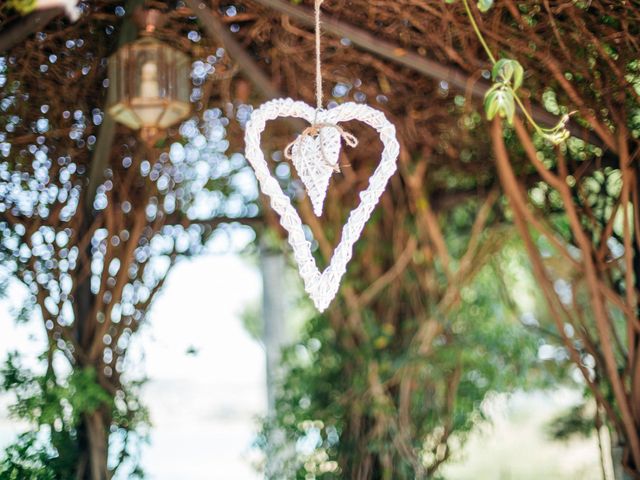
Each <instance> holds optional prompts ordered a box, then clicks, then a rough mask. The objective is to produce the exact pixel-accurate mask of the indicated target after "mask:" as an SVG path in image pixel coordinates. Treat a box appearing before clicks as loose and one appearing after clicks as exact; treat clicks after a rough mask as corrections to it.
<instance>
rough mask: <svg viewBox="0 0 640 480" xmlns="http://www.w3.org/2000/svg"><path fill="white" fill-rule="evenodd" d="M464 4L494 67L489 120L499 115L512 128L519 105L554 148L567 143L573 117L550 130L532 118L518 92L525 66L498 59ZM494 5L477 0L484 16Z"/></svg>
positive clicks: (487, 98) (487, 105) (487, 102)
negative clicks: (568, 127) (568, 125)
mask: <svg viewBox="0 0 640 480" xmlns="http://www.w3.org/2000/svg"><path fill="white" fill-rule="evenodd" d="M462 3H463V4H464V7H465V10H466V12H467V16H468V17H469V21H470V22H471V26H472V27H473V31H474V32H475V34H476V36H477V37H478V40H479V41H480V43H481V44H482V48H484V50H485V52H486V53H487V56H488V57H489V60H491V63H492V64H493V68H492V69H491V80H492V82H493V85H492V86H491V88H490V89H489V90H487V93H486V94H485V96H484V109H485V113H486V115H487V119H488V120H493V119H494V118H495V117H496V115H497V116H498V117H499V118H504V119H506V120H507V122H508V123H509V124H510V125H511V124H513V117H514V115H515V113H516V105H517V106H518V107H520V109H521V110H522V113H523V115H524V116H525V118H526V119H527V121H528V122H529V123H530V124H531V126H532V127H533V129H534V130H535V131H536V132H537V133H538V134H539V135H540V136H542V137H543V138H545V139H546V140H548V141H550V142H551V143H553V144H554V145H558V144H560V143H562V142H564V141H565V140H566V139H567V138H569V136H570V135H571V134H570V132H569V130H568V129H567V123H568V122H569V116H570V114H566V115H563V116H562V117H561V118H560V121H559V122H558V123H557V124H556V125H555V126H553V127H551V128H545V127H542V126H540V125H539V124H538V123H537V122H536V121H535V120H534V119H533V117H532V116H531V114H530V113H529V111H528V110H527V108H526V107H525V106H524V104H523V103H522V100H521V99H520V97H519V96H518V93H517V92H518V89H519V88H520V87H521V86H522V80H523V78H524V69H523V68H522V65H520V62H518V61H517V60H514V59H512V58H500V59H496V57H495V56H494V55H493V53H492V52H491V49H490V48H489V46H488V45H487V42H486V41H485V39H484V36H483V35H482V32H481V31H480V28H479V27H478V24H477V23H476V20H475V18H474V16H473V13H472V12H471V8H469V2H468V0H462ZM492 6H493V0H479V1H478V10H480V11H481V12H483V13H484V12H487V11H488V10H489V9H490V8H491V7H492Z"/></svg>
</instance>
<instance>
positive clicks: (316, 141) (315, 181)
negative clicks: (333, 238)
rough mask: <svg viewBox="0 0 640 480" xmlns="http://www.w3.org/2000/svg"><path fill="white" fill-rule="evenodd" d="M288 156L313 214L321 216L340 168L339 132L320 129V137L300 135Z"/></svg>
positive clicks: (328, 128) (286, 154) (332, 129)
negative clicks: (333, 179)
mask: <svg viewBox="0 0 640 480" xmlns="http://www.w3.org/2000/svg"><path fill="white" fill-rule="evenodd" d="M285 156H286V157H287V158H289V159H291V162H292V163H293V166H294V167H295V169H296V171H297V172H298V176H299V177H300V180H302V183H303V184H304V186H305V188H306V190H307V194H308V195H309V200H311V205H312V206H313V213H315V215H316V216H317V217H319V216H320V215H322V207H323V205H324V199H325V198H326V196H327V189H328V188H329V180H330V179H331V175H333V173H334V172H335V171H336V170H337V169H338V158H339V157H340V132H339V131H338V130H336V129H335V128H331V127H321V128H319V129H318V131H317V135H316V136H315V137H314V136H313V135H305V134H301V135H300V136H299V137H298V138H297V139H296V140H295V141H294V142H293V143H291V148H290V149H289V151H285Z"/></svg>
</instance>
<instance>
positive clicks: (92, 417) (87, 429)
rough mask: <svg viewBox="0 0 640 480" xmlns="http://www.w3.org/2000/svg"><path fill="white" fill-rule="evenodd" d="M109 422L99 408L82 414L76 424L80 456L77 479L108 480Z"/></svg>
mask: <svg viewBox="0 0 640 480" xmlns="http://www.w3.org/2000/svg"><path fill="white" fill-rule="evenodd" d="M109 423H110V422H108V421H106V420H105V418H104V415H103V412H101V411H100V410H96V411H95V412H93V413H90V414H85V415H84V416H83V418H82V421H81V422H80V425H79V426H78V449H79V451H80V456H79V461H78V474H77V480H108V479H109V478H110V475H109V468H108V466H107V457H108V445H109V430H108V425H109Z"/></svg>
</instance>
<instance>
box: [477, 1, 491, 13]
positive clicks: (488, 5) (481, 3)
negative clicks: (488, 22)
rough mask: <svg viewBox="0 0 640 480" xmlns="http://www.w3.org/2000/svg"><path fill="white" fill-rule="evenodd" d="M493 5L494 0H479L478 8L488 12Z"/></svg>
mask: <svg viewBox="0 0 640 480" xmlns="http://www.w3.org/2000/svg"><path fill="white" fill-rule="evenodd" d="M491 7H493V0H478V10H480V11H481V12H482V13H487V12H488V11H489V10H490V9H491Z"/></svg>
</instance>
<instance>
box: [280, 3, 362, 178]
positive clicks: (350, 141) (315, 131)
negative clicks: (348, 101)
mask: <svg viewBox="0 0 640 480" xmlns="http://www.w3.org/2000/svg"><path fill="white" fill-rule="evenodd" d="M323 2H324V0H315V9H314V10H315V34H316V117H317V115H318V112H320V111H321V110H322V97H323V91H322V57H321V41H320V40H321V39H320V36H321V22H320V5H322V3H323ZM322 128H335V129H336V130H338V132H340V137H341V138H342V139H343V140H344V142H345V143H346V144H347V145H349V146H350V147H352V148H355V147H357V146H358V139H357V138H356V136H355V135H353V134H352V133H349V132H347V131H346V130H345V129H343V128H342V127H341V126H339V125H335V124H333V123H318V122H316V121H314V122H313V125H311V126H309V127H307V128H305V129H304V130H303V132H302V133H301V134H300V135H299V136H298V138H296V139H295V140H294V141H293V142H291V143H290V144H289V145H287V148H285V149H284V156H285V158H287V159H288V160H291V159H292V156H293V147H294V146H295V145H296V144H297V143H298V142H300V141H301V140H302V139H303V138H304V137H312V138H316V137H317V136H319V135H320V129H322ZM320 148H322V143H321V145H320ZM322 160H323V162H324V163H325V164H326V165H327V166H329V167H331V168H332V169H333V170H334V171H336V172H340V167H339V166H338V165H333V164H332V163H331V162H329V161H328V160H327V159H326V156H325V153H324V150H322Z"/></svg>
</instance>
